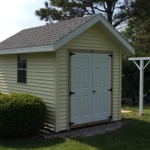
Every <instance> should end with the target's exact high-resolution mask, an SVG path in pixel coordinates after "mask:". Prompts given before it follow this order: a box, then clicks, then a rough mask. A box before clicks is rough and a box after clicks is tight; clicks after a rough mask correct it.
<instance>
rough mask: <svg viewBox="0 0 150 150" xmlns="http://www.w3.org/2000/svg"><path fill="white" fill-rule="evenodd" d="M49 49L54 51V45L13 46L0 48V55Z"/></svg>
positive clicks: (46, 50)
mask: <svg viewBox="0 0 150 150" xmlns="http://www.w3.org/2000/svg"><path fill="white" fill-rule="evenodd" d="M51 51H54V45H42V46H32V47H23V48H14V49H4V50H0V55H4V54H21V53H35V52H51Z"/></svg>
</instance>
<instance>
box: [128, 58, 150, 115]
mask: <svg viewBox="0 0 150 150" xmlns="http://www.w3.org/2000/svg"><path fill="white" fill-rule="evenodd" d="M128 60H132V61H133V62H134V63H135V65H136V66H137V67H138V68H139V70H140V86H139V90H140V92H139V97H140V103H139V104H140V108H139V113H140V115H143V92H144V91H143V90H144V69H145V68H146V67H147V66H148V64H149V63H150V57H136V58H129V59H128ZM137 60H139V61H140V66H139V65H138V64H137V62H136V61H137ZM144 60H148V62H147V64H146V65H144Z"/></svg>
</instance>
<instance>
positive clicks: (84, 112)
mask: <svg viewBox="0 0 150 150" xmlns="http://www.w3.org/2000/svg"><path fill="white" fill-rule="evenodd" d="M108 55H109V54H93V53H75V55H72V56H71V92H74V93H75V94H73V95H71V122H72V123H75V124H74V125H78V124H84V123H88V122H94V121H101V120H106V119H108V117H109V116H110V115H111V92H110V91H108V90H109V89H111V57H109V56H108Z"/></svg>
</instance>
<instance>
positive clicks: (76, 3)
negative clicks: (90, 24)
mask: <svg viewBox="0 0 150 150" xmlns="http://www.w3.org/2000/svg"><path fill="white" fill-rule="evenodd" d="M131 1H133V0H126V1H122V0H111V1H110V0H88V1H87V0H49V2H45V8H40V9H39V10H36V12H35V14H36V15H37V16H38V17H39V18H40V19H41V20H45V21H46V22H49V21H50V22H51V21H54V20H66V19H71V18H76V17H83V16H85V15H92V14H98V13H101V14H103V15H104V16H105V17H106V19H107V20H108V21H109V22H110V23H111V24H113V26H114V27H117V26H118V25H120V24H121V23H123V22H124V21H125V20H127V19H128V18H129V15H127V14H129V12H130V4H131Z"/></svg>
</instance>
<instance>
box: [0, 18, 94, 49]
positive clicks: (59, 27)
mask: <svg viewBox="0 0 150 150" xmlns="http://www.w3.org/2000/svg"><path fill="white" fill-rule="evenodd" d="M94 17H95V15H91V16H87V17H82V18H76V19H71V20H67V21H62V22H58V23H54V24H49V25H45V26H40V27H35V28H30V29H25V30H22V31H20V32H18V33H16V34H15V35H13V36H11V37H10V38H8V39H6V40H4V41H2V42H1V43H0V50H2V49H13V48H22V47H30V46H39V45H49V44H54V43H56V42H57V41H59V40H60V39H61V38H63V37H65V36H66V35H68V34H69V33H71V32H72V31H74V30H75V29H77V28H78V27H80V26H82V25H83V24H84V23H86V22H88V21H89V20H91V19H92V18H94Z"/></svg>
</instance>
